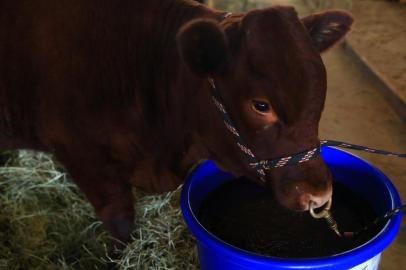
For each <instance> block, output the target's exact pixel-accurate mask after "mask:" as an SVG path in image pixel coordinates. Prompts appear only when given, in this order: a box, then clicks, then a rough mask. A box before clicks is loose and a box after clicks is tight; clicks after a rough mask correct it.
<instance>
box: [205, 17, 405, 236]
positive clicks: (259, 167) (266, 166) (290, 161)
mask: <svg viewBox="0 0 406 270" xmlns="http://www.w3.org/2000/svg"><path fill="white" fill-rule="evenodd" d="M228 15H229V14H226V16H228ZM208 81H209V83H210V86H211V95H212V100H213V103H214V105H215V106H216V108H217V111H218V112H219V114H220V116H221V118H222V119H223V123H224V125H225V127H226V128H227V130H228V131H229V132H230V133H231V134H232V136H233V138H234V141H235V142H236V144H237V146H238V148H239V149H240V150H241V152H242V154H243V156H245V158H246V159H247V160H248V163H249V165H250V167H251V168H253V169H255V170H256V172H257V174H258V176H259V179H260V180H261V181H262V182H263V183H265V182H266V180H265V176H266V173H265V172H266V171H267V170H270V169H272V168H280V167H284V166H288V165H295V164H300V163H302V162H306V161H309V160H311V159H313V158H316V157H317V156H319V155H320V151H321V150H320V149H321V147H322V146H332V147H341V148H347V149H353V150H358V151H364V152H368V153H373V154H379V155H385V156H391V157H401V158H406V154H399V153H393V152H389V151H384V150H379V149H374V148H370V147H365V146H361V145H356V144H351V143H346V142H341V141H333V140H322V141H320V145H319V146H317V147H314V148H312V149H310V150H307V151H303V152H300V153H296V154H293V155H290V156H285V157H280V158H275V159H272V160H258V159H257V157H256V156H255V155H254V153H253V152H252V151H251V149H250V148H249V147H248V145H247V144H246V143H245V142H244V140H243V138H242V137H241V135H240V133H239V132H238V130H237V128H236V126H235V125H234V123H233V121H232V120H231V118H230V116H229V115H228V113H227V110H226V107H225V105H224V100H223V97H222V96H221V93H220V91H219V90H218V89H217V87H216V84H215V83H214V80H213V78H208ZM331 205H332V201H331V199H330V200H329V202H327V204H326V206H325V207H324V209H323V210H321V212H319V213H316V212H315V211H314V207H315V206H314V203H312V202H310V205H309V211H310V214H311V215H312V217H314V218H316V219H320V218H324V219H325V220H326V222H327V224H328V226H329V227H330V228H331V229H332V230H333V231H334V232H335V233H336V234H337V235H338V236H340V237H342V236H343V235H344V236H346V237H349V238H352V237H356V236H357V235H359V234H360V233H361V232H363V231H365V230H367V229H368V228H369V227H370V226H373V224H378V223H379V222H381V221H382V220H389V219H390V218H392V217H394V216H395V215H397V214H399V213H401V212H402V211H405V210H406V204H405V205H402V206H400V207H398V208H395V209H393V210H390V211H388V212H387V213H385V214H384V215H383V216H381V217H378V218H377V219H376V220H375V221H374V222H372V223H371V224H372V225H371V224H369V225H367V226H366V227H364V228H363V229H361V230H360V231H357V232H346V233H344V234H341V233H340V231H339V229H338V225H337V222H336V221H335V220H334V218H333V215H332V214H331V211H330V209H331Z"/></svg>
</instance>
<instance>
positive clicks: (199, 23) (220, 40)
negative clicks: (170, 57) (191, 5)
mask: <svg viewBox="0 0 406 270" xmlns="http://www.w3.org/2000/svg"><path fill="white" fill-rule="evenodd" d="M177 41H178V46H179V51H180V54H181V56H182V58H183V60H184V61H185V62H186V64H187V65H188V66H189V68H190V69H191V70H192V71H193V72H195V73H196V74H197V75H199V76H208V75H213V74H214V73H216V72H218V71H220V69H222V68H223V67H224V65H225V63H226V53H227V51H226V48H227V45H226V38H225V35H224V33H223V32H222V31H221V29H220V28H219V27H218V26H217V23H216V22H215V21H212V20H194V21H191V22H189V23H187V24H186V25H184V26H183V27H182V28H181V29H180V31H179V33H178V36H177Z"/></svg>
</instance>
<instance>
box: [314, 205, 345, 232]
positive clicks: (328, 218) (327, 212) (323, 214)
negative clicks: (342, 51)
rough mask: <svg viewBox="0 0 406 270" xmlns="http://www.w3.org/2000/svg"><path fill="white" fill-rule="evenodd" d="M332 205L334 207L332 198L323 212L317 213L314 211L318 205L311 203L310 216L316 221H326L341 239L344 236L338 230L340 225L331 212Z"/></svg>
mask: <svg viewBox="0 0 406 270" xmlns="http://www.w3.org/2000/svg"><path fill="white" fill-rule="evenodd" d="M331 205H332V199H331V198H330V200H328V202H327V203H326V205H325V206H324V208H323V210H321V211H320V212H319V213H316V212H315V211H314V208H315V206H316V203H315V202H313V201H310V203H309V212H310V215H311V216H312V217H313V218H315V219H320V218H324V219H326V222H327V224H328V226H329V227H330V229H331V230H333V231H334V232H335V233H336V234H337V235H338V236H339V237H342V234H341V233H340V231H339V230H338V224H337V222H336V221H335V220H334V218H333V215H332V214H331V212H330V209H331Z"/></svg>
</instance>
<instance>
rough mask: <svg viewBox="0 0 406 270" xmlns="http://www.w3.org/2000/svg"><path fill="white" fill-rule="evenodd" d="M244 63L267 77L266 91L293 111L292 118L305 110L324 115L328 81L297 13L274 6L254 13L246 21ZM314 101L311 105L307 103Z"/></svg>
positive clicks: (286, 8)
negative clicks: (268, 84) (268, 85)
mask: <svg viewBox="0 0 406 270" xmlns="http://www.w3.org/2000/svg"><path fill="white" fill-rule="evenodd" d="M242 30H243V31H244V33H243V35H244V40H243V42H244V46H242V47H241V48H242V50H243V51H242V55H245V57H244V58H245V59H244V61H245V62H246V63H245V64H246V65H247V66H248V67H249V68H250V72H253V73H256V74H259V75H260V76H262V77H265V78H267V80H268V81H269V82H270V85H271V86H270V87H268V88H266V89H264V91H267V92H268V94H269V95H273V97H274V98H275V99H277V101H278V103H279V104H276V106H280V107H284V108H291V112H286V113H287V114H289V113H290V114H291V117H295V116H297V114H298V113H300V111H303V110H305V109H307V110H309V111H312V112H314V113H317V114H318V113H319V112H321V110H322V108H323V104H324V98H325V90H326V81H325V77H326V75H325V69H324V65H323V63H322V60H321V57H320V55H319V53H318V52H317V50H316V49H315V48H314V47H313V45H312V42H311V39H310V37H309V35H308V34H307V32H306V29H305V27H304V26H303V24H302V23H301V22H300V19H299V18H298V16H297V14H296V12H295V11H294V9H293V8H289V7H275V8H270V9H266V10H262V11H256V12H252V13H251V14H248V15H247V16H246V18H244V20H243V28H242ZM310 101H311V102H312V105H311V106H305V105H307V104H306V102H310Z"/></svg>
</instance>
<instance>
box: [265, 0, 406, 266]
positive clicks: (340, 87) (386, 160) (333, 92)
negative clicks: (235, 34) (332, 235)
mask: <svg viewBox="0 0 406 270" xmlns="http://www.w3.org/2000/svg"><path fill="white" fill-rule="evenodd" d="M258 2H260V3H261V6H262V5H268V6H269V5H270V4H273V5H274V4H281V5H292V6H295V7H296V10H297V11H298V12H299V14H300V15H301V16H305V15H307V14H309V13H310V11H309V9H308V7H307V6H306V5H305V4H304V2H303V0H271V1H267V0H262V1H261V0H259V1H258ZM355 20H356V18H355ZM323 60H324V63H325V65H326V68H327V74H328V75H327V76H328V94H327V100H326V106H325V111H324V113H323V117H322V120H321V123H320V137H321V138H323V139H333V140H342V141H347V142H351V143H355V144H360V145H365V146H370V147H374V148H381V149H386V150H389V151H390V150H392V151H394V152H403V153H405V152H406V125H405V124H404V123H403V122H402V121H401V119H400V118H399V117H398V116H397V115H396V114H395V113H394V111H393V110H392V109H391V107H390V106H389V105H388V104H387V103H386V101H385V100H384V99H383V98H382V96H381V95H380V94H379V91H378V90H377V89H376V88H375V86H374V85H372V83H371V82H369V81H368V78H367V77H366V76H364V74H363V73H362V72H361V71H360V69H359V68H358V67H357V66H355V65H354V62H353V61H352V59H350V58H349V56H348V55H347V54H346V53H345V51H344V50H343V48H342V47H341V46H338V47H335V48H333V49H332V50H330V51H329V52H327V53H325V54H324V55H323ZM353 153H355V154H356V155H358V156H361V157H362V158H364V159H366V160H367V161H369V162H370V163H372V164H373V165H375V166H376V167H378V168H379V169H381V170H382V171H383V172H384V173H385V174H386V175H387V176H388V177H389V178H390V179H391V180H392V181H393V183H394V184H395V186H396V187H397V189H398V191H399V193H400V195H401V198H402V199H403V201H406V160H405V159H400V158H391V157H385V156H378V155H373V154H368V153H361V152H357V151H354V152H353ZM365 188H367V187H365ZM405 219H406V218H405ZM380 269H381V270H395V269H396V270H399V269H406V223H405V222H403V225H402V227H401V230H400V232H399V235H398V236H397V238H396V240H395V241H394V242H393V243H392V245H391V246H390V247H389V248H388V249H387V250H386V251H385V252H384V255H383V257H382V262H381V265H380Z"/></svg>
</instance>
